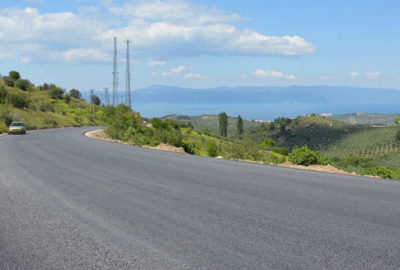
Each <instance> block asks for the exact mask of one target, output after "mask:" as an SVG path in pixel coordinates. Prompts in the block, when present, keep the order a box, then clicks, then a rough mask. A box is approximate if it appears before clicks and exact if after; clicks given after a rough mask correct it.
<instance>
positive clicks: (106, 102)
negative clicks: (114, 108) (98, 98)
mask: <svg viewBox="0 0 400 270" xmlns="http://www.w3.org/2000/svg"><path fill="white" fill-rule="evenodd" d="M103 89H104V94H101V95H102V96H104V99H105V100H104V102H103V103H104V104H107V105H110V95H109V94H108V89H110V88H109V87H103Z"/></svg>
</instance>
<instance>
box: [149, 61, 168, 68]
mask: <svg viewBox="0 0 400 270" xmlns="http://www.w3.org/2000/svg"><path fill="white" fill-rule="evenodd" d="M166 64H167V62H165V61H150V62H149V64H148V65H147V66H149V67H154V66H163V65H166Z"/></svg>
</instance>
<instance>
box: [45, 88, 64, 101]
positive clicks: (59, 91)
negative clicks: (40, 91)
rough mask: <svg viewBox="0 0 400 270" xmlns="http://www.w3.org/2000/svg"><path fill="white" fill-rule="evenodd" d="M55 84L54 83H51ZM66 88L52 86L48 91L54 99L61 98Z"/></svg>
mask: <svg viewBox="0 0 400 270" xmlns="http://www.w3.org/2000/svg"><path fill="white" fill-rule="evenodd" d="M50 86H53V85H50ZM64 92H65V91H64V90H63V89H61V88H59V87H50V89H49V91H48V93H49V95H50V97H51V98H52V99H61V97H62V94H64Z"/></svg>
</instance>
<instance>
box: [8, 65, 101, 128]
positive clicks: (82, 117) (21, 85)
mask: <svg viewBox="0 0 400 270" xmlns="http://www.w3.org/2000/svg"><path fill="white" fill-rule="evenodd" d="M71 93H72V95H71ZM98 105H100V104H98ZM103 119H104V110H103V109H102V108H101V107H99V106H96V115H95V117H94V118H93V114H92V113H91V112H90V104H89V103H87V102H85V101H83V100H82V97H81V94H80V92H79V90H76V89H71V90H70V91H69V92H68V91H67V90H66V89H63V88H60V87H58V86H56V85H54V84H46V83H45V84H43V85H40V86H34V85H33V84H31V83H30V81H29V80H27V79H22V78H20V75H19V73H18V72H16V71H11V72H10V73H9V76H5V77H2V78H0V133H6V132H7V131H8V126H9V124H10V123H11V122H12V121H23V122H24V123H25V125H26V128H27V129H28V130H34V129H44V128H59V127H80V126H91V125H101V124H102V123H103Z"/></svg>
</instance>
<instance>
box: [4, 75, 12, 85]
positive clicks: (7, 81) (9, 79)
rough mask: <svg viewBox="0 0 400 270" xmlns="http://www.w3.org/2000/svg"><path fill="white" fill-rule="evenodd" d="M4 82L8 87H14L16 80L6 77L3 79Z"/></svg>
mask: <svg viewBox="0 0 400 270" xmlns="http://www.w3.org/2000/svg"><path fill="white" fill-rule="evenodd" d="M3 82H4V84H5V85H7V86H14V80H13V79H11V78H10V77H9V76H4V77H3Z"/></svg>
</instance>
